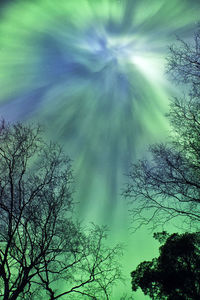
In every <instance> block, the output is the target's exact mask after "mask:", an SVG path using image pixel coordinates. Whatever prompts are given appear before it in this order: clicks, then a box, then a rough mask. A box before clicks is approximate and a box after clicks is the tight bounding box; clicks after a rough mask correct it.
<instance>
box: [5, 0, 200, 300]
mask: <svg viewBox="0 0 200 300" xmlns="http://www.w3.org/2000/svg"><path fill="white" fill-rule="evenodd" d="M199 12H200V1H198V0H173V1H169V0H35V1H25V0H19V1H18V0H15V1H6V0H5V1H1V4H0V116H1V117H4V118H5V119H6V120H9V121H11V122H16V121H22V122H37V123H38V122H39V123H40V124H41V125H43V126H44V128H45V137H46V138H47V139H50V140H53V141H56V142H58V143H60V144H61V145H62V146H63V148H64V151H65V152H66V154H67V155H69V156H70V157H71V159H72V161H73V169H74V176H75V181H76V187H75V189H76V192H75V195H74V198H75V201H77V202H78V203H79V204H78V206H77V215H78V217H79V218H80V219H81V220H82V221H83V222H85V223H87V222H91V221H92V222H95V223H98V224H108V225H109V226H110V238H109V242H110V243H111V244H112V243H113V244H114V243H115V242H123V243H125V245H126V246H127V247H126V249H127V250H126V253H125V255H124V261H123V264H124V274H125V276H127V282H126V287H120V288H118V290H119V289H120V291H121V290H123V289H124V290H125V291H127V293H129V292H130V294H131V295H133V294H132V293H131V284H130V275H129V273H130V271H131V270H133V269H134V268H135V267H136V266H137V264H138V263H139V262H141V261H143V260H147V259H152V257H153V256H154V255H156V254H157V249H158V244H157V242H154V241H153V239H152V233H150V231H148V230H147V228H143V229H141V230H139V231H138V232H136V233H135V234H133V233H131V229H130V227H131V217H130V216H129V212H128V209H129V207H128V206H127V203H126V201H125V199H124V198H123V197H122V196H121V193H122V190H123V187H124V184H125V183H126V182H127V177H126V174H127V172H128V169H129V167H130V164H131V162H135V161H136V160H137V159H139V158H141V157H143V156H145V155H147V149H148V145H149V144H152V143H156V142H161V141H165V140H166V139H167V135H168V131H169V124H168V121H167V119H166V118H165V113H166V112H167V110H168V104H169V99H170V98H172V97H173V96H174V95H177V94H179V93H180V92H181V91H179V89H178V87H177V86H175V85H174V84H173V83H172V82H170V81H169V78H168V77H167V75H166V74H165V66H166V57H167V55H168V54H169V50H168V47H169V45H171V44H174V43H175V41H176V36H180V37H181V38H183V39H186V40H190V39H192V32H194V30H195V28H196V25H197V22H198V21H199V19H198V18H199ZM170 230H171V229H170ZM118 290H117V289H116V291H115V294H114V296H113V300H118V299H120V298H118V297H119V296H118V295H119V291H118ZM134 299H136V300H142V299H148V298H147V297H144V296H142V294H141V293H136V294H135V296H134Z"/></svg>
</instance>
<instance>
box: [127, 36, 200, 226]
mask: <svg viewBox="0 0 200 300" xmlns="http://www.w3.org/2000/svg"><path fill="white" fill-rule="evenodd" d="M194 40H195V41H194V44H192V45H188V44H187V43H185V42H184V41H181V40H180V43H181V46H179V47H178V46H177V47H172V48H171V57H170V58H169V64H168V69H169V71H170V73H171V74H172V75H173V76H174V78H175V80H176V82H178V83H179V82H182V83H190V86H189V87H191V88H192V92H191V93H189V95H188V97H185V98H184V99H177V98H174V99H173V100H172V101H171V106H170V111H169V113H168V115H167V117H168V119H169V121H170V124H171V128H172V131H171V134H170V137H169V140H168V142H167V143H166V144H155V145H152V146H150V147H149V157H148V159H141V160H140V161H138V162H137V163H135V164H132V166H131V168H130V172H129V174H128V177H129V179H130V180H129V183H128V184H127V186H126V188H125V190H124V195H125V196H126V197H128V198H129V199H130V202H131V203H132V208H131V210H132V214H133V221H134V222H135V227H136V228H137V227H138V226H141V225H143V224H149V223H150V222H151V221H152V224H153V226H157V225H163V224H164V223H165V222H167V221H169V220H171V219H174V218H176V217H179V220H182V219H184V222H182V224H185V225H186V226H187V227H188V226H197V227H198V226H199V224H200V102H199V99H200V98H199V97H198V90H199V84H200V68H199V64H200V51H199V50H200V32H199V31H198V32H197V33H196V34H195V36H194ZM136 224H137V225H136Z"/></svg>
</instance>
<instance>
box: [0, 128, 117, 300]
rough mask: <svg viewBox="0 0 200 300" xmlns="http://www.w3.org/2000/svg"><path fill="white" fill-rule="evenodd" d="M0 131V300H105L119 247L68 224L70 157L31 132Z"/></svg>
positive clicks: (99, 230)
mask: <svg viewBox="0 0 200 300" xmlns="http://www.w3.org/2000/svg"><path fill="white" fill-rule="evenodd" d="M1 125H2V126H1V130H0V298H1V299H3V300H14V299H29V300H30V299H44V297H45V299H49V300H54V299H59V298H61V297H62V296H65V299H66V296H67V295H69V296H70V295H71V294H73V299H76V295H79V296H80V295H82V296H85V297H86V298H89V299H109V295H110V292H111V288H112V286H113V284H114V283H115V282H116V280H118V279H119V278H120V268H119V265H118V264H116V259H117V257H118V254H119V253H120V251H121V249H120V247H119V246H118V245H117V246H116V247H114V248H109V247H106V245H105V239H106V235H107V234H106V231H107V229H106V228H105V227H98V226H94V225H93V226H92V228H90V229H85V231H84V230H83V228H82V227H81V225H80V224H79V223H78V222H76V221H74V218H73V201H72V183H73V177H72V169H71V163H70V159H69V158H68V157H66V156H65V155H64V154H63V152H62V149H61V148H60V147H59V146H58V145H56V144H53V143H50V144H47V143H46V142H44V141H43V139H42V132H41V130H40V128H39V127H36V126H28V125H22V124H20V123H19V124H16V125H12V126H11V125H9V124H5V122H2V124H1Z"/></svg>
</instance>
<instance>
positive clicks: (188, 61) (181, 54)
mask: <svg viewBox="0 0 200 300" xmlns="http://www.w3.org/2000/svg"><path fill="white" fill-rule="evenodd" d="M177 40H178V43H177V44H176V45H172V46H171V47H170V48H169V50H170V55H169V57H167V61H168V63H167V72H168V73H169V75H170V77H171V79H172V80H173V81H174V82H176V83H177V84H189V87H190V89H191V91H190V92H191V94H192V95H193V96H199V88H200V24H199V25H198V29H197V31H196V32H195V33H194V35H193V40H192V41H189V42H186V41H184V40H182V39H180V38H179V37H177Z"/></svg>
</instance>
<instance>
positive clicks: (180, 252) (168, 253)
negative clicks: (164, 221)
mask: <svg viewBox="0 0 200 300" xmlns="http://www.w3.org/2000/svg"><path fill="white" fill-rule="evenodd" d="M157 238H158V236H157ZM160 238H161V239H162V242H163V241H165V243H164V245H162V246H161V247H160V249H159V250H160V255H159V257H158V258H154V259H153V260H152V261H144V262H142V263H140V264H139V265H138V267H137V268H136V270H135V271H133V272H132V273H131V277H132V289H133V291H136V290H137V289H138V288H141V289H142V291H143V292H144V294H145V295H149V296H150V298H151V299H154V300H156V299H157V300H162V299H163V300H164V299H168V300H198V299H200V233H185V234H180V235H179V234H176V233H175V234H172V235H170V236H169V235H167V234H166V233H165V232H163V233H161V234H160V235H159V238H158V239H160Z"/></svg>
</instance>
